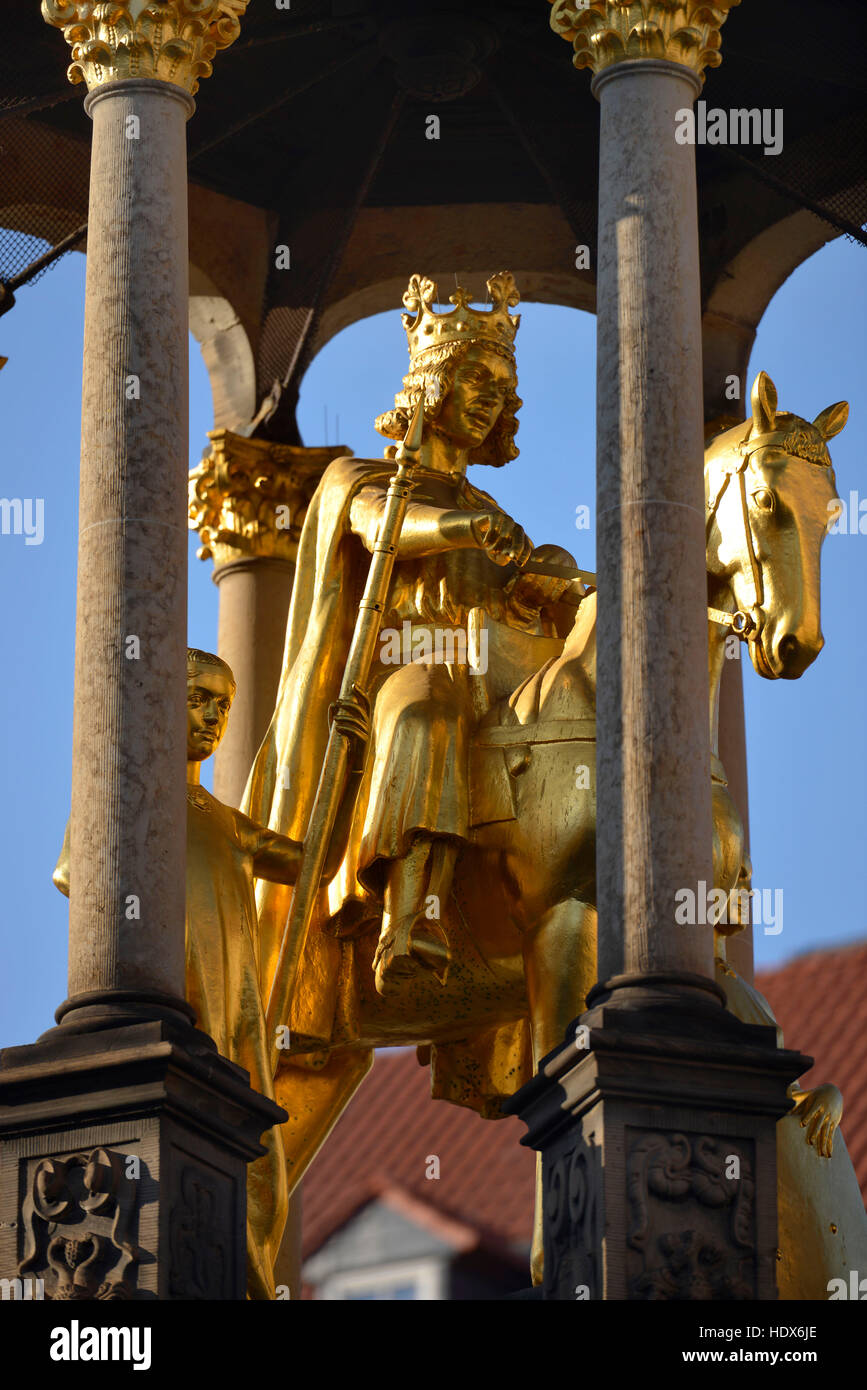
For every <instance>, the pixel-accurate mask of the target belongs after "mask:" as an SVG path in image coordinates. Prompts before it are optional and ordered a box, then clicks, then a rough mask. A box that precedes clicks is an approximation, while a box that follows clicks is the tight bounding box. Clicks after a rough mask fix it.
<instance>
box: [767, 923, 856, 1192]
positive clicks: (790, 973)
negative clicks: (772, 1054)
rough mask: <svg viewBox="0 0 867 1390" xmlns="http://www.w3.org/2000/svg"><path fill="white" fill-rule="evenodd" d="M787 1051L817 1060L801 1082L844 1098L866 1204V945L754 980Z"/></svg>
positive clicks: (809, 958)
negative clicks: (827, 1087) (828, 1084)
mask: <svg viewBox="0 0 867 1390" xmlns="http://www.w3.org/2000/svg"><path fill="white" fill-rule="evenodd" d="M756 988H757V989H759V990H761V992H762V994H763V995H764V996H765V998H766V999H767V1000H768V1002H769V1004H770V1006H771V1008H772V1009H773V1011H774V1013H775V1014H776V1017H777V1022H778V1023H779V1025H780V1027H781V1028H782V1030H783V1036H784V1038H785V1042H786V1046H787V1047H793V1048H796V1049H797V1050H798V1051H799V1052H806V1053H807V1055H808V1056H810V1057H813V1058H815V1066H813V1067H812V1068H811V1069H810V1071H808V1072H805V1073H804V1076H803V1081H804V1082H805V1084H806V1085H807V1086H808V1087H809V1086H818V1085H819V1084H820V1083H821V1082H823V1081H832V1082H833V1083H834V1085H835V1086H839V1088H840V1090H841V1091H842V1092H843V1122H842V1124H841V1126H840V1129H841V1131H842V1134H843V1137H844V1139H845V1140H846V1147H847V1148H848V1150H849V1157H850V1158H851V1160H852V1164H853V1167H854V1169H855V1172H856V1173H857V1174H858V1181H859V1183H860V1185H861V1194H862V1196H863V1197H864V1199H865V1201H867V942H858V943H857V944H856V945H854V946H840V947H835V948H833V949H832V950H827V951H811V952H810V953H809V955H804V956H797V957H796V958H795V959H794V960H792V961H789V963H788V964H787V965H783V966H780V968H779V969H778V970H766V971H762V972H761V974H757V975H756Z"/></svg>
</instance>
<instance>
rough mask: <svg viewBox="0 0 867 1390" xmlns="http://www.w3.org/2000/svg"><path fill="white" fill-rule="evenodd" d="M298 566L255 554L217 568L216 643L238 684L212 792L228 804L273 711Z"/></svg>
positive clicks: (236, 800)
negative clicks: (217, 609) (218, 613)
mask: <svg viewBox="0 0 867 1390" xmlns="http://www.w3.org/2000/svg"><path fill="white" fill-rule="evenodd" d="M294 569H295V567H294V565H293V564H291V563H290V562H289V561H287V560H278V559H265V558H261V559H258V558H252V559H249V560H238V561H235V562H233V563H231V564H228V565H224V566H221V567H220V568H219V569H217V570H216V571H215V573H214V580H215V582H216V583H217V584H219V586H220V618H219V637H218V642H217V646H218V650H219V653H220V655H221V656H222V657H223V659H224V660H225V661H228V663H229V665H230V666H231V668H232V672H233V674H234V677H235V680H236V681H237V685H238V688H237V692H236V694H235V699H234V702H233V705H232V717H231V719H230V720H229V727H228V729H227V730H226V735H225V738H224V739H223V742H222V744H221V745H220V749H219V751H218V753H217V755H216V762H215V766H214V795H215V796H216V797H218V798H219V800H220V801H225V802H226V803H227V804H228V805H229V806H238V805H240V802H241V797H242V795H243V792H244V787H245V786H246V783H247V777H248V775H249V772H250V768H251V767H252V766H253V760H254V759H255V757H256V754H257V753H258V751H259V745H260V743H261V742H262V739H263V738H264V736H265V734H266V733H267V731H268V725H269V723H270V722H271V716H272V714H273V713H274V706H275V704H276V700H277V686H278V685H279V683H280V671H281V669H282V665H283V647H284V644H285V640H286V616H287V614H288V612H289V600H290V598H291V595H292V579H293V575H294Z"/></svg>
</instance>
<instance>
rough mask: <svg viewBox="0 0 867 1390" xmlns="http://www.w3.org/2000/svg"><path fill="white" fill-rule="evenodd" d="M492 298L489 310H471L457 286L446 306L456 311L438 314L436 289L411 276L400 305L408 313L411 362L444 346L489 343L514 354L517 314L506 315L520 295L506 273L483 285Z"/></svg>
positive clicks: (467, 294)
mask: <svg viewBox="0 0 867 1390" xmlns="http://www.w3.org/2000/svg"><path fill="white" fill-rule="evenodd" d="M485 283H486V285H487V289H488V294H489V295H490V298H491V307H490V309H473V308H471V307H470V304H471V295H470V292H469V290H465V289H463V288H461V287H460V286H458V288H457V289H456V290H455V292H454V294H450V295H449V303H450V304H454V305H455V308H454V309H452V310H451V311H450V312H449V313H445V314H438V313H437V312H436V309H435V308H434V307H433V306H434V304H435V302H436V300H437V297H438V296H437V287H436V285H435V283H434V281H433V280H429V279H428V277H427V276H426V275H411V276H410V280H409V285H408V286H407V290H406V293H405V295H404V296H403V302H404V304H405V305H406V307H407V309H408V310H409V313H408V314H404V315H403V326H404V328H405V329H406V337H407V343H408V344H409V355H410V360H411V361H414V360H415V358H416V357H420V356H421V355H422V354H423V353H425V352H428V351H429V350H430V349H431V348H436V347H443V346H445V344H447V343H480V342H484V343H490V344H491V345H492V346H494V347H498V348H499V349H500V350H505V351H506V352H508V353H509V354H510V355H511V354H512V353H514V350H515V347H514V344H515V334H516V333H517V331H518V324H519V323H520V322H521V316H520V314H515V315H512V314H510V313H509V305H511V306H512V307H514V306H515V305H516V304H517V303H518V302H519V300H520V295H519V294H518V290H517V288H516V286H515V281H514V279H513V278H512V273H511V271H509V270H501V271H498V272H497V274H496V275H492V276H491V278H490V280H487V281H486V282H485Z"/></svg>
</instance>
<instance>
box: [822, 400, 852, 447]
mask: <svg viewBox="0 0 867 1390" xmlns="http://www.w3.org/2000/svg"><path fill="white" fill-rule="evenodd" d="M848 419H849V403H848V401H838V402H837V404H836V405H829V406H828V408H827V410H823V411H822V413H821V414H820V415H817V416H816V418H815V420H814V421H813V424H814V425H815V426H816V429H817V430H818V431H819V433H820V435H821V436H822V438H823V439H833V438H834V435H835V434H839V433H840V431H841V429H842V428H843V426H844V425H845V423H846V421H847V420H848Z"/></svg>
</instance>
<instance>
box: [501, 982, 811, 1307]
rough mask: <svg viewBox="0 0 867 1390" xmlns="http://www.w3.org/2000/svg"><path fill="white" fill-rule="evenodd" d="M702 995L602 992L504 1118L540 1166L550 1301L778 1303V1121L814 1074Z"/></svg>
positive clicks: (678, 987) (672, 986)
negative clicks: (522, 1129)
mask: <svg viewBox="0 0 867 1390" xmlns="http://www.w3.org/2000/svg"><path fill="white" fill-rule="evenodd" d="M691 983H692V985H693V986H694V984H695V979H693V980H692V982H691ZM703 985H704V986H705V988H703V989H702V990H698V989H695V988H694V987H693V988H690V980H689V977H686V976H684V977H675V976H665V977H662V976H658V977H654V976H630V977H621V978H620V979H618V980H616V981H608V982H606V983H605V984H603V985H599V986H597V987H596V989H595V990H593V991H592V993H591V996H590V1001H589V1002H593V1001H594V999H595V1005H594V1007H591V1008H590V1009H589V1010H588V1012H587V1013H585V1014H582V1016H581V1017H580V1018H579V1019H576V1021H575V1023H574V1024H573V1025H572V1028H571V1029H570V1032H569V1035H568V1036H567V1039H566V1041H565V1042H564V1043H563V1044H562V1046H561V1047H559V1048H557V1049H555V1051H553V1052H552V1053H550V1054H549V1055H548V1057H546V1058H545V1059H544V1061H543V1062H542V1065H541V1067H540V1070H539V1072H538V1073H537V1074H536V1076H535V1077H534V1078H533V1080H532V1081H531V1082H529V1083H528V1084H527V1085H526V1086H524V1087H522V1089H521V1090H520V1091H518V1093H517V1094H516V1095H515V1096H514V1097H512V1099H511V1100H510V1101H509V1102H508V1104H507V1105H506V1106H504V1109H505V1110H506V1111H507V1113H510V1114H517V1115H520V1116H521V1118H522V1119H523V1120H524V1122H525V1123H526V1125H527V1128H528V1133H527V1135H526V1136H525V1138H524V1139H523V1140H522V1142H523V1143H524V1144H527V1145H528V1146H529V1147H531V1148H534V1149H537V1150H539V1152H541V1154H542V1173H543V1194H544V1195H543V1210H544V1283H543V1289H544V1296H545V1298H548V1299H555V1300H560V1299H568V1300H571V1301H574V1300H576V1299H624V1300H645V1299H647V1300H650V1299H652V1300H666V1299H676V1300H704V1299H714V1300H718V1299H727V1300H728V1299H735V1300H739V1299H776V1297H777V1287H776V1264H777V1171H776V1169H777V1164H776V1123H777V1120H778V1119H780V1118H781V1116H783V1115H784V1114H786V1113H788V1111H789V1110H790V1109H791V1105H792V1103H791V1101H790V1099H789V1097H788V1095H787V1089H788V1086H789V1085H790V1083H791V1082H792V1081H794V1080H795V1079H796V1078H797V1077H798V1076H800V1075H801V1074H802V1073H803V1072H804V1071H805V1070H806V1069H807V1067H809V1066H810V1065H812V1063H811V1060H810V1059H809V1058H806V1057H803V1056H801V1054H799V1053H796V1052H790V1051H784V1050H783V1049H780V1048H778V1047H777V1045H776V1030H775V1029H773V1028H766V1027H760V1026H756V1025H751V1024H744V1023H741V1022H740V1021H739V1020H738V1019H736V1018H735V1017H734V1015H732V1014H730V1013H728V1012H726V1011H725V1010H724V1009H723V1008H721V1007H720V1005H719V1001H718V1000H717V999H715V998H714V997H713V994H714V993H715V987H713V989H712V990H708V989H707V988H706V986H709V985H710V986H713V982H712V981H704V982H703Z"/></svg>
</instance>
